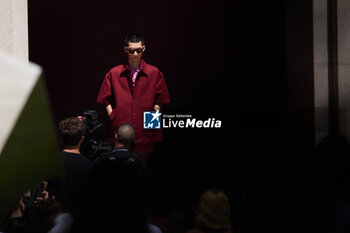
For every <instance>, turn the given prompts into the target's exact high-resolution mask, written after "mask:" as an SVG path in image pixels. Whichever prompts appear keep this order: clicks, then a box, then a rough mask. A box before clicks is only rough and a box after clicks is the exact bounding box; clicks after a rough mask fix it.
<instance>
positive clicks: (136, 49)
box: [125, 48, 143, 53]
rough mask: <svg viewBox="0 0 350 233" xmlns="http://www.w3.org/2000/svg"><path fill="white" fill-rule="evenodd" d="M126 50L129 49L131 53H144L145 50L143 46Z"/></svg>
mask: <svg viewBox="0 0 350 233" xmlns="http://www.w3.org/2000/svg"><path fill="white" fill-rule="evenodd" d="M125 49H126V51H128V52H129V53H135V51H136V52H137V53H142V52H143V48H125Z"/></svg>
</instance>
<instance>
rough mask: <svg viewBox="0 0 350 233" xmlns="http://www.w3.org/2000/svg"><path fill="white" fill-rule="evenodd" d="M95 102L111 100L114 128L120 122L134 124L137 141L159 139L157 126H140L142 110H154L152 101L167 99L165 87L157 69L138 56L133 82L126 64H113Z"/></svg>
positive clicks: (111, 117) (160, 73) (164, 101)
mask: <svg viewBox="0 0 350 233" xmlns="http://www.w3.org/2000/svg"><path fill="white" fill-rule="evenodd" d="M97 102H98V103H101V104H105V105H106V106H107V105H109V104H111V106H112V109H113V111H112V113H111V115H110V120H111V122H112V125H113V128H116V127H118V126H119V125H120V124H122V123H130V124H132V125H133V126H134V127H135V130H136V133H137V142H138V143H154V142H159V141H162V139H163V135H162V131H161V130H160V129H143V112H144V111H154V105H155V104H158V105H160V106H162V105H163V104H166V103H170V97H169V93H168V88H167V86H166V83H165V80H164V76H163V74H162V72H160V70H159V69H158V68H157V67H155V66H152V65H149V64H147V63H146V62H145V61H144V60H141V64H140V72H139V73H138V75H137V77H136V81H135V84H134V86H133V83H132V80H131V71H130V67H129V66H128V65H119V66H116V67H114V68H112V69H111V70H110V71H109V72H108V73H107V74H106V77H105V79H104V80H103V83H102V85H101V88H100V92H99V94H98V97H97Z"/></svg>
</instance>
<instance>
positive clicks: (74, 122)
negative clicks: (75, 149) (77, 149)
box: [58, 117, 86, 147]
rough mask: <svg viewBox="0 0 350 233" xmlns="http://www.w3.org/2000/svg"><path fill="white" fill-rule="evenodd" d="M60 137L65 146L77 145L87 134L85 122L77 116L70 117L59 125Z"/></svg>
mask: <svg viewBox="0 0 350 233" xmlns="http://www.w3.org/2000/svg"><path fill="white" fill-rule="evenodd" d="M58 131H59V136H60V139H61V140H62V143H63V147H64V146H76V145H78V144H79V141H80V140H81V138H82V137H83V136H84V135H85V133H86V130H85V124H84V122H83V121H81V120H80V119H78V118H77V117H69V118H67V119H64V120H62V121H60V123H59V125H58Z"/></svg>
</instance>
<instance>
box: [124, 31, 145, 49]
mask: <svg viewBox="0 0 350 233" xmlns="http://www.w3.org/2000/svg"><path fill="white" fill-rule="evenodd" d="M140 41H141V44H142V45H145V40H144V39H143V37H142V36H141V35H140V34H137V33H131V34H129V35H127V36H126V37H125V40H124V45H125V46H129V42H140Z"/></svg>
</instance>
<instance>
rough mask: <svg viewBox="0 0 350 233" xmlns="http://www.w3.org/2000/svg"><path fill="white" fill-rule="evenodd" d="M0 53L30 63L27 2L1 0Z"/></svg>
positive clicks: (22, 0) (25, 0)
mask: <svg viewBox="0 0 350 233" xmlns="http://www.w3.org/2000/svg"><path fill="white" fill-rule="evenodd" d="M0 51H2V52H5V53H8V54H12V55H14V56H16V57H18V58H20V59H22V60H26V61H28V13H27V0H0Z"/></svg>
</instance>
